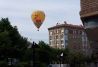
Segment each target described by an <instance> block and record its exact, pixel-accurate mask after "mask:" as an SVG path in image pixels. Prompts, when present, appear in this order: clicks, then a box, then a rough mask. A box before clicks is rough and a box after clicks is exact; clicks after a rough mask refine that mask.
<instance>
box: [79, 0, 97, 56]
mask: <svg viewBox="0 0 98 67" xmlns="http://www.w3.org/2000/svg"><path fill="white" fill-rule="evenodd" d="M80 18H81V20H82V23H83V25H84V27H85V31H86V33H87V36H88V39H89V41H90V46H91V48H92V50H93V54H94V55H95V56H97V57H96V58H98V35H97V33H98V0H81V11H80Z"/></svg>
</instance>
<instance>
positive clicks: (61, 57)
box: [60, 53, 63, 67]
mask: <svg viewBox="0 0 98 67" xmlns="http://www.w3.org/2000/svg"><path fill="white" fill-rule="evenodd" d="M62 60H63V53H61V55H60V67H61V64H62Z"/></svg>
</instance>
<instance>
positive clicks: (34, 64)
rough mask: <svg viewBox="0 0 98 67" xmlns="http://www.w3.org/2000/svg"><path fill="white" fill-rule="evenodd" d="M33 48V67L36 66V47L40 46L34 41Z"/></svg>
mask: <svg viewBox="0 0 98 67" xmlns="http://www.w3.org/2000/svg"><path fill="white" fill-rule="evenodd" d="M31 48H33V49H32V53H33V55H32V57H33V58H32V60H33V67H36V62H35V61H36V60H35V59H36V58H35V48H38V45H37V44H36V43H35V42H34V41H33V44H32V47H31Z"/></svg>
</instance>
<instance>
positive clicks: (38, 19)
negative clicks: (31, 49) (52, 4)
mask: <svg viewBox="0 0 98 67" xmlns="http://www.w3.org/2000/svg"><path fill="white" fill-rule="evenodd" d="M31 18H32V21H33V23H34V24H35V26H36V27H37V28H38V30H39V28H40V26H41V25H42V23H43V21H44V20H45V13H44V12H43V11H35V12H33V13H32V16H31Z"/></svg>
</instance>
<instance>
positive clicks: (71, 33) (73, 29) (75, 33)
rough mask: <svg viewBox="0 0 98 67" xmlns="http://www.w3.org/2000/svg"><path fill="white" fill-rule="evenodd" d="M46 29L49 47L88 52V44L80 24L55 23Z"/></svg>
mask: <svg viewBox="0 0 98 67" xmlns="http://www.w3.org/2000/svg"><path fill="white" fill-rule="evenodd" d="M48 31H49V45H50V46H51V47H53V48H59V49H63V48H69V49H70V50H72V51H79V52H84V53H85V54H88V53H89V49H90V46H89V42H88V39H87V36H86V33H85V31H84V27H83V26H82V25H72V24H67V23H66V22H64V24H59V23H57V24H56V26H53V27H50V28H48Z"/></svg>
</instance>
